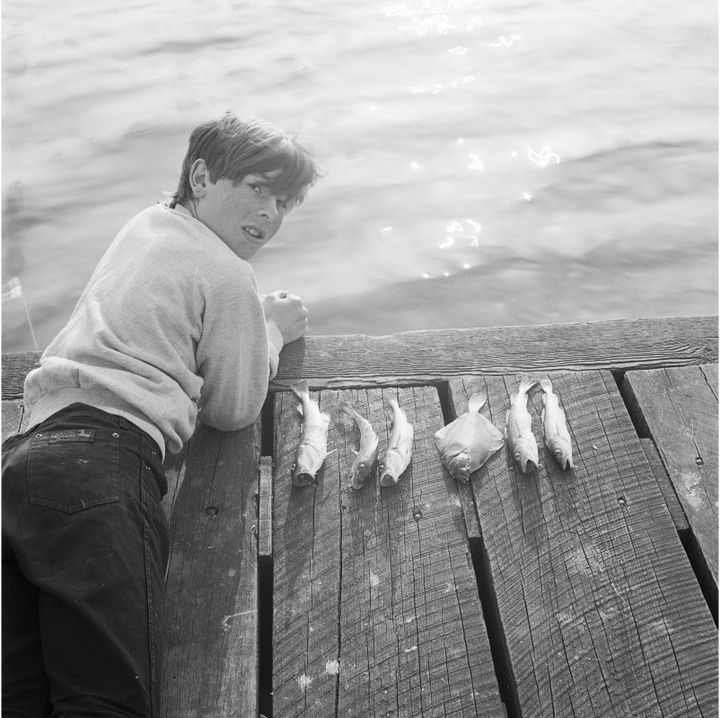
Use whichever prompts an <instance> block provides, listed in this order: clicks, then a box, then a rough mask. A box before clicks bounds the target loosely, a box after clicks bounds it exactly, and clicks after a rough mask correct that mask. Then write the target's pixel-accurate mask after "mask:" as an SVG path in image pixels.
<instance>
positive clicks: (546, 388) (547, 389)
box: [540, 379, 553, 394]
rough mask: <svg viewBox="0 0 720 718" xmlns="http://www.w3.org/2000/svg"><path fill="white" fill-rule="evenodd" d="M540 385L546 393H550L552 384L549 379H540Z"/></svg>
mask: <svg viewBox="0 0 720 718" xmlns="http://www.w3.org/2000/svg"><path fill="white" fill-rule="evenodd" d="M540 386H541V387H542V390H543V391H544V392H545V393H546V394H552V390H553V385H552V382H551V381H550V379H540Z"/></svg>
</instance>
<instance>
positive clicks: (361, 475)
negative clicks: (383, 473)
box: [350, 461, 372, 489]
mask: <svg viewBox="0 0 720 718" xmlns="http://www.w3.org/2000/svg"><path fill="white" fill-rule="evenodd" d="M371 471H372V464H371V463H369V462H368V461H356V462H355V463H354V464H353V466H352V469H351V470H350V478H351V479H352V487H353V488H354V489H360V488H362V487H363V486H364V485H365V482H366V481H367V478H368V476H370V472H371Z"/></svg>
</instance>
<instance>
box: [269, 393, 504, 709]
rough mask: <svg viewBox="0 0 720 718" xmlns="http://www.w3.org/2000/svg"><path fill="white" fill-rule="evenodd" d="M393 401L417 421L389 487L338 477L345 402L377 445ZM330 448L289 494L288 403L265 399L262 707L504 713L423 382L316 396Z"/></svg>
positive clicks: (384, 438)
mask: <svg viewBox="0 0 720 718" xmlns="http://www.w3.org/2000/svg"><path fill="white" fill-rule="evenodd" d="M390 395H394V396H396V397H397V398H398V400H399V402H400V405H401V406H402V407H403V408H404V409H405V411H406V412H407V414H408V419H409V420H410V421H411V423H413V425H414V427H415V445H414V453H413V459H412V462H411V465H410V467H409V468H408V470H407V471H406V472H405V473H404V474H403V475H402V477H401V478H400V481H399V483H398V484H397V485H396V486H394V487H390V488H381V487H380V486H379V482H378V480H377V477H376V476H374V477H373V478H372V479H371V480H370V482H369V483H368V484H367V485H366V486H364V487H363V488H362V489H360V490H354V489H352V488H351V485H350V478H349V473H348V470H349V467H350V465H351V463H352V460H353V458H354V455H353V454H352V449H354V448H357V442H358V435H357V429H356V428H355V426H354V424H352V423H351V422H349V421H348V420H347V419H345V418H342V417H340V416H339V415H338V412H337V407H338V405H339V403H340V402H341V401H344V400H348V401H350V402H351V403H352V404H353V405H354V406H356V408H357V409H358V411H360V413H361V414H363V415H364V416H365V417H366V418H367V419H368V420H369V421H370V422H371V423H372V424H373V426H374V427H375V429H376V431H377V433H378V436H379V438H380V452H381V453H382V452H383V450H384V448H385V447H387V442H388V437H389V433H390V428H391V423H390V420H389V419H388V417H387V416H386V413H385V407H384V403H385V398H386V397H387V396H390ZM316 396H317V397H318V398H319V400H320V405H321V408H324V409H325V410H326V411H327V410H329V411H330V413H331V415H332V416H333V422H332V424H331V428H330V433H329V448H330V450H331V451H332V452H333V453H331V454H330V455H329V456H328V458H327V460H326V462H325V466H324V467H323V469H322V470H321V472H320V474H319V475H318V484H317V486H316V487H306V488H302V489H298V488H292V486H291V484H290V468H291V465H292V461H293V457H294V448H295V447H296V446H297V440H298V438H299V428H298V426H297V425H298V424H299V419H297V417H296V416H294V414H295V405H296V404H297V400H295V399H294V397H291V396H290V395H288V394H286V393H283V394H280V395H278V397H277V398H276V410H277V411H278V414H277V420H276V421H277V424H276V426H277V432H276V437H280V439H279V442H278V445H277V451H276V457H277V461H276V478H275V508H274V513H275V527H274V528H275V554H274V555H275V568H276V574H275V594H274V595H275V622H274V629H275V640H274V658H275V663H274V678H275V682H274V696H275V703H274V715H275V716H276V717H277V718H284V717H285V716H296V715H306V716H334V715H338V716H340V715H342V716H358V718H359V717H361V716H362V717H363V718H364V717H366V716H367V717H374V716H387V715H392V716H397V717H398V718H403V717H405V718H411V717H412V718H414V717H415V716H420V715H422V716H436V715H437V716H440V715H452V716H468V717H470V716H476V715H484V716H485V715H487V716H504V715H505V713H504V709H503V707H502V704H501V701H500V697H499V691H498V686H497V681H496V679H495V675H494V670H493V660H492V655H491V652H490V646H489V641H488V638H487V632H486V628H485V625H484V622H483V616H482V609H481V606H480V600H479V597H478V590H477V585H476V581H475V577H474V573H473V570H472V565H471V559H470V555H469V548H468V542H467V536H466V533H465V525H464V521H463V516H462V510H461V506H460V499H459V496H458V493H457V487H456V485H455V482H454V480H452V479H451V478H450V477H449V476H448V475H447V473H446V472H445V471H444V470H443V468H442V466H441V464H440V460H439V456H438V454H437V451H436V449H435V446H434V443H433V441H432V434H433V433H434V432H435V431H437V429H439V428H440V427H441V426H442V424H443V421H442V413H441V411H440V405H439V400H438V397H437V393H436V391H435V390H434V389H433V388H432V387H416V388H407V389H389V388H388V389H385V390H380V389H367V390H357V391H356V390H344V391H323V392H320V393H319V394H316Z"/></svg>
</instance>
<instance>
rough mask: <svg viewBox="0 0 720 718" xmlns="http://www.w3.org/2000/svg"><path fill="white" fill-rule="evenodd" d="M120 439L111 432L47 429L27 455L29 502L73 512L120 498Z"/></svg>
mask: <svg viewBox="0 0 720 718" xmlns="http://www.w3.org/2000/svg"><path fill="white" fill-rule="evenodd" d="M119 464H120V435H119V433H118V432H117V431H112V430H111V429H101V428H93V429H63V430H60V431H42V432H39V433H37V434H35V435H34V436H33V437H32V442H31V444H30V451H29V453H28V470H27V491H28V500H29V501H30V503H31V504H35V505H37V506H46V507H48V508H52V509H57V510H59V511H64V512H65V513H68V514H72V513H76V512H78V511H83V510H84V509H88V508H90V507H91V506H98V505H100V504H108V503H113V502H115V501H119V499H120V469H119Z"/></svg>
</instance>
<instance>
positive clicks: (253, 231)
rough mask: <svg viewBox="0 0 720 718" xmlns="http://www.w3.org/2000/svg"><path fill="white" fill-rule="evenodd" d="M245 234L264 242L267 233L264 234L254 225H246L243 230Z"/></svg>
mask: <svg viewBox="0 0 720 718" xmlns="http://www.w3.org/2000/svg"><path fill="white" fill-rule="evenodd" d="M242 229H243V232H245V233H246V234H249V235H250V236H251V237H252V238H253V239H258V240H261V241H262V240H263V239H265V232H263V231H262V230H261V229H259V228H258V227H254V226H252V225H249V224H248V225H245V226H244V227H243V228H242Z"/></svg>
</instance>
